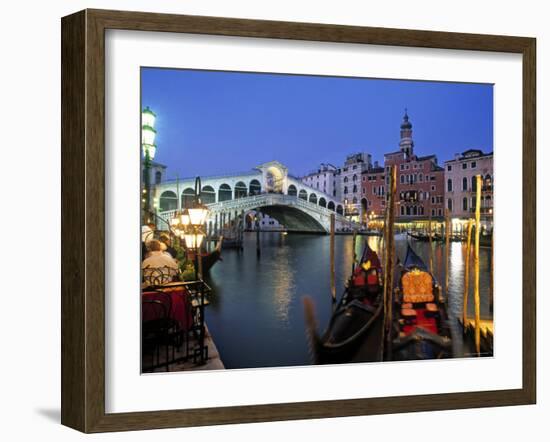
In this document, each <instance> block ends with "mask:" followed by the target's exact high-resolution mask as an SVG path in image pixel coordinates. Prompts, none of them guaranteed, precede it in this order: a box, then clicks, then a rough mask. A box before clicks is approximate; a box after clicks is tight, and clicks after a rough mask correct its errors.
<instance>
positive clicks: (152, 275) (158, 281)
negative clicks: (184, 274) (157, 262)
mask: <svg viewBox="0 0 550 442" xmlns="http://www.w3.org/2000/svg"><path fill="white" fill-rule="evenodd" d="M178 273H179V271H178V270H177V269H174V268H172V267H168V266H164V267H149V266H147V267H145V268H143V269H142V278H143V282H145V283H147V285H149V286H151V287H156V286H161V285H164V284H167V283H169V282H173V281H174V280H176V279H177V276H178Z"/></svg>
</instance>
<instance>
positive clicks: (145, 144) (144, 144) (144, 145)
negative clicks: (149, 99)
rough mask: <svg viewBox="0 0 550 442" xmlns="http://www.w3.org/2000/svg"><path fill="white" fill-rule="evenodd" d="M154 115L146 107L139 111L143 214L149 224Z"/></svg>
mask: <svg viewBox="0 0 550 442" xmlns="http://www.w3.org/2000/svg"><path fill="white" fill-rule="evenodd" d="M155 120H156V115H155V113H154V112H153V111H152V110H151V109H149V106H147V107H146V108H145V109H143V110H142V111H141V149H142V152H143V169H144V174H143V175H144V176H143V196H142V203H143V212H144V214H147V215H146V218H147V219H145V221H146V222H149V210H150V208H151V163H152V161H153V159H154V158H155V153H156V151H157V146H156V144H155V136H156V134H157V131H156V130H155Z"/></svg>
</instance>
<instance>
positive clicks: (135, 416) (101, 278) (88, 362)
mask: <svg viewBox="0 0 550 442" xmlns="http://www.w3.org/2000/svg"><path fill="white" fill-rule="evenodd" d="M107 29H122V30H139V31H161V32H175V33H194V34H210V35H221V36H241V37H261V38H273V39H291V40H306V41H322V42H335V43H358V44H375V45H389V46H403V47H417V48H440V49H457V50H475V51H494V52H505V53H517V54H521V55H522V63H523V252H524V255H523V264H522V265H523V295H522V299H523V324H522V326H521V329H522V333H523V340H522V343H523V360H522V368H523V374H522V376H523V385H522V387H521V388H519V389H513V390H498V391H476V392H467V393H445V394H430V395H417V396H401V397H381V398H364V399H347V400H330V401H316V402H299V403H295V402H293V403H284V404H273V405H251V406H231V407H221V408H202V409H188V410H185V409H182V410H170V411H147V412H135V413H115V414H108V413H106V412H105V396H106V395H105V388H106V387H105V297H104V293H105V269H104V258H105V143H104V140H105V75H104V74H105V30H107ZM535 54H536V41H535V39H533V38H525V37H511V36H496V35H474V34H459V33H448V32H431V31H416V30H404V29H383V28H367V27H355V26H339V25H326V24H311V23H291V22H277V21H262V20H241V19H233V18H216V17H199V16H185V15H168V14H153V13H142V12H122V11H106V10H84V11H81V12H78V13H75V14H73V15H70V16H67V17H64V18H63V19H62V307H61V308H62V339H61V344H62V409H61V421H62V423H63V424H64V425H67V426H69V427H72V428H75V429H77V430H80V431H83V432H103V431H122V430H142V429H152V428H169V427H184V426H197V425H214V424H230V423H244V422H262V421H280V420H289V419H311V418H325V417H338V416H356V415H368V414H382V413H402V412H412V411H430V410H446V409H460V408H473V407H488V406H506V405H521V404H534V403H535V400H536V336H535V333H536V306H535V295H536V149H535V147H536V138H535V134H536V126H535V124H536V121H535V120H536V118H535V117H536V95H535V88H536V81H535V80H536V71H535Z"/></svg>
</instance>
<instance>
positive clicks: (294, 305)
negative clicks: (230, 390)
mask: <svg viewBox="0 0 550 442" xmlns="http://www.w3.org/2000/svg"><path fill="white" fill-rule="evenodd" d="M329 241H330V238H329V237H328V236H317V235H301V234H288V235H284V234H282V233H262V234H261V256H260V258H257V256H256V235H255V233H245V239H244V251H242V252H238V251H235V250H224V251H223V254H222V256H223V261H221V262H218V263H217V264H216V265H215V266H214V267H213V268H212V270H211V272H210V275H209V276H208V278H207V281H208V283H209V284H210V285H211V286H212V288H213V294H212V298H211V304H210V306H209V307H208V309H207V312H206V322H207V324H208V327H209V329H210V331H211V333H212V336H213V338H214V341H215V343H216V345H217V347H218V350H219V352H220V355H221V358H222V361H223V362H224V364H225V366H226V368H253V367H280V366H293V365H309V364H310V358H309V353H308V345H307V338H306V333H305V324H304V312H303V307H302V297H303V296H304V295H309V296H311V297H312V298H313V300H314V302H315V306H316V313H317V318H318V322H319V326H320V331H322V330H324V328H325V327H326V325H327V323H328V320H329V318H330V313H331V311H332V303H331V297H330V276H329V257H330V254H329ZM364 241H368V242H369V245H370V246H371V248H372V249H374V250H378V248H379V247H380V246H381V243H380V239H379V238H378V237H367V236H358V237H357V244H356V253H357V255H358V256H360V255H361V251H362V249H363V245H364ZM412 244H413V247H414V248H415V251H416V252H417V253H418V254H419V255H420V256H421V257H422V258H423V259H424V260H425V262H426V264H428V262H429V258H428V257H429V247H430V246H429V243H427V242H417V241H412ZM406 246H407V241H406V237H404V236H398V237H396V253H397V256H398V257H399V258H400V259H401V260H403V259H404V258H405V252H406ZM352 247H353V240H352V236H351V235H338V236H336V243H335V252H336V261H335V262H336V292H337V296H338V297H339V296H340V294H341V293H342V291H343V289H344V282H345V281H346V279H347V278H349V275H350V272H351V266H352V255H353V251H352ZM433 248H434V273H435V276H436V278H437V279H438V280H439V282H440V284H441V285H442V286H443V285H444V280H445V279H444V278H445V273H444V272H445V268H444V267H445V265H444V260H445V244H441V243H437V244H435V243H434V245H433ZM489 266H490V249H483V248H482V249H481V251H480V274H481V277H480V285H481V293H480V295H481V315H482V317H483V316H487V315H489V302H488V299H489V279H490V276H489ZM470 274H471V276H472V278H473V268H472V269H471V271H470ZM449 276H450V278H449V300H448V304H449V315H450V316H451V317H452V318H453V317H457V316H461V315H462V305H463V301H462V298H463V294H462V293H463V281H464V247H463V246H462V245H461V243H458V242H455V243H451V247H450V264H449ZM470 288H471V290H470V299H469V303H468V304H469V307H470V308H469V311H470V314H471V315H473V279H472V281H471V282H470ZM452 322H453V323H454V322H455V321H452ZM455 331H456V330H455ZM454 334H455V335H456V337H457V339H456V341H458V339H461V336H460V333H454ZM456 344H457V345H458V344H459V342H456Z"/></svg>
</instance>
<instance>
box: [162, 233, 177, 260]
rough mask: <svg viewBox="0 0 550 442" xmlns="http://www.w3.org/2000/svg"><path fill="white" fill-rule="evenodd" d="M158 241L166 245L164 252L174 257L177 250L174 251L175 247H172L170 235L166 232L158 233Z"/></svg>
mask: <svg viewBox="0 0 550 442" xmlns="http://www.w3.org/2000/svg"><path fill="white" fill-rule="evenodd" d="M160 242H161V243H162V244H164V245H166V252H167V253H169V254H170V256H171V257H172V258H174V259H176V258H177V256H178V252H176V249H174V248H173V247H172V242H171V240H170V237H169V236H168V235H167V234H165V233H163V234H162V235H160ZM163 249H164V247H163Z"/></svg>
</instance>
